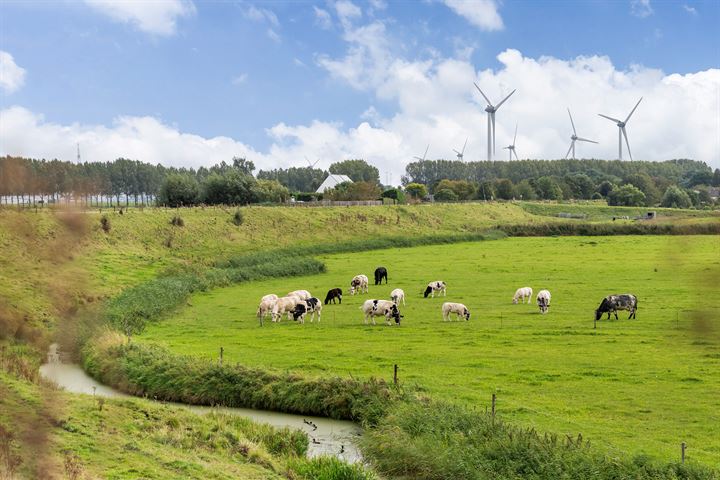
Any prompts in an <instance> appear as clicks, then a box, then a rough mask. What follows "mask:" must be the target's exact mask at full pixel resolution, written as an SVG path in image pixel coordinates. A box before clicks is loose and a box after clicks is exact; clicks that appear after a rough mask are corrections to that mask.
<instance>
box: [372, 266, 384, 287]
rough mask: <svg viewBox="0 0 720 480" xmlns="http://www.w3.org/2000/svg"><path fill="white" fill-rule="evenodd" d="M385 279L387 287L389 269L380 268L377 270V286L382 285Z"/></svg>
mask: <svg viewBox="0 0 720 480" xmlns="http://www.w3.org/2000/svg"><path fill="white" fill-rule="evenodd" d="M383 278H384V279H385V285H387V268H385V267H378V268H376V269H375V285H381V284H382V280H383Z"/></svg>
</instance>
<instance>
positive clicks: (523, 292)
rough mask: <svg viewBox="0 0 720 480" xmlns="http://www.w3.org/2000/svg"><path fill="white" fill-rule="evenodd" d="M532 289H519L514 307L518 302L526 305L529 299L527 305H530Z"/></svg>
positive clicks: (515, 296)
mask: <svg viewBox="0 0 720 480" xmlns="http://www.w3.org/2000/svg"><path fill="white" fill-rule="evenodd" d="M532 294H533V291H532V288H530V287H523V288H518V289H517V290H515V295H514V296H513V305H517V303H518V301H519V302H520V303H525V299H526V298H527V303H530V300H531V299H532Z"/></svg>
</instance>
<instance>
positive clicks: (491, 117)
mask: <svg viewBox="0 0 720 480" xmlns="http://www.w3.org/2000/svg"><path fill="white" fill-rule="evenodd" d="M473 85H475V88H477V89H478V91H479V92H480V95H482V96H483V98H484V99H485V101H486V102H487V107H485V111H486V112H487V114H488V160H492V156H493V154H494V153H495V112H497V111H498V109H499V108H500V106H501V105H502V104H503V103H505V101H506V100H507V99H508V98H510V95H512V94H513V93H515V90H513V91H512V92H510V94H509V95H508V96H507V97H505V98H503V99H502V101H501V102H500V103H498V104H497V105H493V104H492V102H490V100H489V99H488V97H486V96H485V94H484V93H483V91H482V90H480V87H478V85H477V83H475V82H473Z"/></svg>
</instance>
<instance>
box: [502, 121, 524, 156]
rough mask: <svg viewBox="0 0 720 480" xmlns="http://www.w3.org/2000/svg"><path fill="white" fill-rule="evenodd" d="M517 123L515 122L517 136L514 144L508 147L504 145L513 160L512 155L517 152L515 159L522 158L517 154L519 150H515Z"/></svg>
mask: <svg viewBox="0 0 720 480" xmlns="http://www.w3.org/2000/svg"><path fill="white" fill-rule="evenodd" d="M517 127H518V126H517V123H516V124H515V136H514V137H513V143H512V145H508V146H507V147H503V150H505V149H507V150H508V153H510V161H512V156H513V154H515V160H520V159H519V158H518V156H517V152H516V151H515V139H516V138H517Z"/></svg>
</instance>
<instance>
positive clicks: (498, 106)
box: [495, 90, 515, 110]
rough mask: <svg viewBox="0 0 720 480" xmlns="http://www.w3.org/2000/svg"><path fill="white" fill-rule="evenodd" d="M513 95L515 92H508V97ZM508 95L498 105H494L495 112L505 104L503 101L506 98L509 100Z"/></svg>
mask: <svg viewBox="0 0 720 480" xmlns="http://www.w3.org/2000/svg"><path fill="white" fill-rule="evenodd" d="M513 93H515V90H513V91H512V92H510V95H512V94H513ZM510 95H508V96H507V97H505V98H503V99H502V101H501V102H500V103H498V104H497V105H495V110H497V109H498V108H500V105H502V104H503V103H505V100H507V99H508V98H510Z"/></svg>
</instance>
